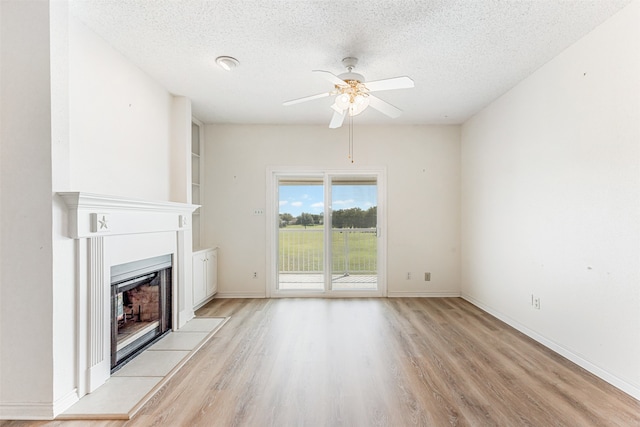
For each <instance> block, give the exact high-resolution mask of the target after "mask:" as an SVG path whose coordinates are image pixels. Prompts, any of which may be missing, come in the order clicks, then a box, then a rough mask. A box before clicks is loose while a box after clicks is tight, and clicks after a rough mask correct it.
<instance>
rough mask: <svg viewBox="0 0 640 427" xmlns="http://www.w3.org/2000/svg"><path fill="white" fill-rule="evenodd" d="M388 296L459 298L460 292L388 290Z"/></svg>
mask: <svg viewBox="0 0 640 427" xmlns="http://www.w3.org/2000/svg"><path fill="white" fill-rule="evenodd" d="M387 296H388V297H389V298H459V297H460V292H457V291H426V292H413V291H390V292H389V293H388V295H387Z"/></svg>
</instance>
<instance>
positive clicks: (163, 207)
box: [57, 192, 200, 239]
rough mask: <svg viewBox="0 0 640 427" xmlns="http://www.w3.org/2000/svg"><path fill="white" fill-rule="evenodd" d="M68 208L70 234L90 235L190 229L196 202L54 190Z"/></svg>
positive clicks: (71, 235) (85, 236)
mask: <svg viewBox="0 0 640 427" xmlns="http://www.w3.org/2000/svg"><path fill="white" fill-rule="evenodd" d="M57 194H58V195H59V196H60V197H62V199H63V200H64V202H65V203H66V205H67V206H68V207H69V231H68V232H69V237H71V238H72V239H79V238H89V237H96V236H104V235H116V234H132V233H133V234H137V233H150V232H158V231H174V230H183V229H190V228H191V221H190V219H191V214H192V213H193V211H195V210H196V209H197V208H199V207H200V206H199V205H191V204H186V203H175V202H158V201H149V200H139V199H129V198H124V197H116V196H106V195H101V194H91V193H82V192H66V193H57Z"/></svg>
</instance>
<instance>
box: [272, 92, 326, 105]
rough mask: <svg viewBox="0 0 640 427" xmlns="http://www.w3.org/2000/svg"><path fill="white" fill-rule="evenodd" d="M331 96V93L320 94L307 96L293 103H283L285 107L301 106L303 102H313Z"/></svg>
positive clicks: (294, 100) (292, 101)
mask: <svg viewBox="0 0 640 427" xmlns="http://www.w3.org/2000/svg"><path fill="white" fill-rule="evenodd" d="M329 95H331V93H330V92H324V93H319V94H317V95H311V96H305V97H304V98H298V99H292V100H291V101H285V102H283V103H282V105H284V106H285V107H286V106H288V105H293V104H299V103H301V102H307V101H311V100H313V99H318V98H324V97H327V96H329Z"/></svg>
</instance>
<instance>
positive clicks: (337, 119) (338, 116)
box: [329, 110, 347, 129]
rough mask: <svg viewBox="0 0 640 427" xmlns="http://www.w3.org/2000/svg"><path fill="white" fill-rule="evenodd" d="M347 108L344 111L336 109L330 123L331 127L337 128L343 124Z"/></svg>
mask: <svg viewBox="0 0 640 427" xmlns="http://www.w3.org/2000/svg"><path fill="white" fill-rule="evenodd" d="M346 115H347V114H346V110H345V111H343V112H342V113H340V112H338V111H337V110H334V112H333V117H331V122H330V123H329V128H331V129H336V128H339V127H340V126H342V122H344V117H345V116H346Z"/></svg>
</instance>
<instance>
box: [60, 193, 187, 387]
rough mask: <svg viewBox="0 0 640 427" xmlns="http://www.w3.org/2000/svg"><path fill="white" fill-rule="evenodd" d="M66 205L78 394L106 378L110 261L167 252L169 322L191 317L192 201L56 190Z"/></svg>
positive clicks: (180, 323)
mask: <svg viewBox="0 0 640 427" xmlns="http://www.w3.org/2000/svg"><path fill="white" fill-rule="evenodd" d="M58 194H59V195H60V196H61V197H62V198H63V199H64V201H65V203H66V204H67V206H68V208H69V229H68V234H69V237H71V238H73V239H76V254H77V255H76V265H77V270H78V278H79V279H78V282H79V283H78V287H77V289H78V298H77V301H78V307H77V310H78V313H77V318H78V324H77V330H76V333H77V352H78V354H77V367H76V368H77V378H78V385H77V394H78V398H80V397H82V396H84V395H85V394H87V393H91V392H92V391H94V390H96V389H97V388H98V387H99V386H101V385H102V384H104V382H105V381H106V380H107V379H109V376H110V357H111V348H110V346H111V341H110V338H111V335H110V334H111V332H110V328H111V317H110V310H111V306H110V304H111V302H110V285H111V277H110V270H111V266H114V265H118V264H123V263H127V262H131V261H138V260H142V259H147V258H151V257H155V256H160V255H166V254H171V255H172V258H173V265H172V267H173V268H172V273H173V278H172V319H171V322H172V325H173V327H174V329H176V328H179V327H180V326H182V325H184V324H185V323H186V322H187V321H189V320H190V319H191V318H192V317H193V315H194V314H193V307H192V306H191V304H188V303H187V302H188V301H191V299H192V298H191V286H187V284H189V283H191V271H190V270H189V266H190V265H191V226H190V224H191V214H192V212H193V210H194V209H195V208H197V206H196V205H189V204H183V203H173V202H151V201H144V200H135V199H127V198H121V197H113V196H104V195H97V194H89V193H80V192H73V193H71V192H68V193H58Z"/></svg>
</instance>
